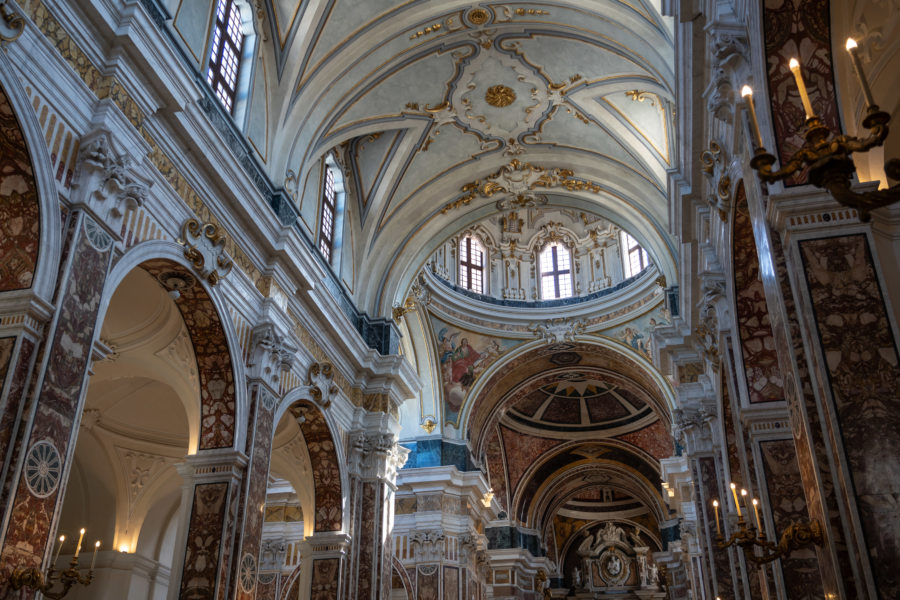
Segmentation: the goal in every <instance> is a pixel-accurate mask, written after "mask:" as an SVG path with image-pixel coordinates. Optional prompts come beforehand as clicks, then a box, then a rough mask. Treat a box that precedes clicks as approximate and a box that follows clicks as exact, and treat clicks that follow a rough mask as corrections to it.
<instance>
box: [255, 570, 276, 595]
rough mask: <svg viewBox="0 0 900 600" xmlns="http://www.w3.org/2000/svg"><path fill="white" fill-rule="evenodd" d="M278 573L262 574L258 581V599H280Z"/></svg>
mask: <svg viewBox="0 0 900 600" xmlns="http://www.w3.org/2000/svg"><path fill="white" fill-rule="evenodd" d="M279 577H280V574H278V573H264V574H260V576H259V578H258V580H257V583H256V600H278V579H279Z"/></svg>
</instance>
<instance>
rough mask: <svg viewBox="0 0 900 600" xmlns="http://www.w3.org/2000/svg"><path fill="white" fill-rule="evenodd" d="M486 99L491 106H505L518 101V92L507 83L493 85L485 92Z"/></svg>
mask: <svg viewBox="0 0 900 600" xmlns="http://www.w3.org/2000/svg"><path fill="white" fill-rule="evenodd" d="M484 101H485V102H487V103H488V104H490V105H491V106H496V107H497V108H503V107H505V106H509V105H510V104H512V103H513V102H515V101H516V93H515V92H514V91H513V90H512V88H511V87H508V86H505V85H492V86H491V87H489V88H488V89H487V92H485V93H484Z"/></svg>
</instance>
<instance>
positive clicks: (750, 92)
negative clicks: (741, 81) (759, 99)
mask: <svg viewBox="0 0 900 600" xmlns="http://www.w3.org/2000/svg"><path fill="white" fill-rule="evenodd" d="M752 95H753V88H751V87H750V86H749V85H745V86H744V87H742V88H741V96H743V97H744V98H746V97H747V96H752Z"/></svg>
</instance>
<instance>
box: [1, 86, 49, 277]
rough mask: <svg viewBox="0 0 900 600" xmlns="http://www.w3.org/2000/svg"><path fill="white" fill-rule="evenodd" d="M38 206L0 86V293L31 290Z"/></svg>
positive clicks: (15, 124) (19, 131)
mask: <svg viewBox="0 0 900 600" xmlns="http://www.w3.org/2000/svg"><path fill="white" fill-rule="evenodd" d="M40 241H41V236H40V205H39V204H38V194H37V183H36V182H35V180H34V171H33V170H32V166H31V158H30V157H29V156H28V147H27V146H26V144H25V136H24V135H23V134H22V129H21V127H20V126H19V122H18V120H17V119H16V115H15V114H14V113H13V109H12V106H11V105H10V103H9V98H8V97H7V95H6V92H5V91H4V90H3V88H2V87H0V292H2V291H7V290H19V289H25V288H29V287H31V282H32V280H33V279H34V269H35V265H36V264H37V257H38V249H39V247H40Z"/></svg>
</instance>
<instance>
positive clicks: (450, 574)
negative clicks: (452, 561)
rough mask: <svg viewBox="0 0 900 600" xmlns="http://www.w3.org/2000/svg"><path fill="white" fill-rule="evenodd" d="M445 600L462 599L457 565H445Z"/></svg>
mask: <svg viewBox="0 0 900 600" xmlns="http://www.w3.org/2000/svg"><path fill="white" fill-rule="evenodd" d="M444 600H460V598H459V569H458V568H457V567H444Z"/></svg>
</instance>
